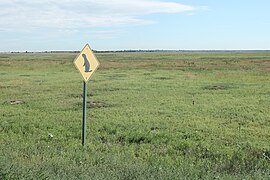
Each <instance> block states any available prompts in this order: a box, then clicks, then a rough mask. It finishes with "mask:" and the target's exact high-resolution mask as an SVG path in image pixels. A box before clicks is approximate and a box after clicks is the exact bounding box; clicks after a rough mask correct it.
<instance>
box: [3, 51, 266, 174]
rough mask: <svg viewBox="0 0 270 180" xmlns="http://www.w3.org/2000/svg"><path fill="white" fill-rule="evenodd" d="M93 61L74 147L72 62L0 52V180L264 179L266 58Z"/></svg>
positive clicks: (108, 56) (76, 83)
mask: <svg viewBox="0 0 270 180" xmlns="http://www.w3.org/2000/svg"><path fill="white" fill-rule="evenodd" d="M96 55H97V58H98V59H99V61H100V64H101V66H100V68H99V70H98V71H97V72H96V74H95V75H94V77H93V78H92V79H91V80H90V82H89V83H88V103H87V105H88V111H87V145H86V146H85V147H82V146H81V126H82V124H81V121H82V87H83V83H82V80H81V76H80V74H79V72H78V71H77V70H76V69H75V67H74V65H73V59H74V58H75V57H76V54H0V144H1V146H0V148H1V149H0V179H17V178H18V179H46V178H47V179H214V178H220V179H268V178H269V176H270V110H269V109H270V84H269V82H270V53H263V52H260V53H206V52H205V53H98V54H96ZM14 101H15V104H14V103H13V102H14ZM16 101H17V102H16ZM49 134H52V135H53V137H52V138H50V137H49Z"/></svg>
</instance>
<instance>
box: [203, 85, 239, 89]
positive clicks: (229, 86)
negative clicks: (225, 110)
mask: <svg viewBox="0 0 270 180" xmlns="http://www.w3.org/2000/svg"><path fill="white" fill-rule="evenodd" d="M233 88H236V87H235V86H232V85H229V84H213V85H208V86H205V87H203V89H205V90H228V89H233Z"/></svg>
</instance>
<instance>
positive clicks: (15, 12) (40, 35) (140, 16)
mask: <svg viewBox="0 0 270 180" xmlns="http://www.w3.org/2000/svg"><path fill="white" fill-rule="evenodd" d="M269 8H270V1H269V0H260V1H256V0H238V1H232V0H227V1H216V0H203V1H199V0H136V1H134V0H0V51H26V50H27V51H45V50H80V49H81V48H82V47H83V46H84V44H85V43H90V45H91V46H92V48H93V49H97V50H116V49H270V35H269V30H270V11H269Z"/></svg>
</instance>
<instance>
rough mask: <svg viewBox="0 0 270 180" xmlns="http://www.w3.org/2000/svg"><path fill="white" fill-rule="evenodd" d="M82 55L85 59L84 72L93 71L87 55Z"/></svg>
mask: <svg viewBox="0 0 270 180" xmlns="http://www.w3.org/2000/svg"><path fill="white" fill-rule="evenodd" d="M82 57H83V59H84V64H83V66H84V72H92V69H90V63H89V61H88V59H87V57H86V55H85V54H82Z"/></svg>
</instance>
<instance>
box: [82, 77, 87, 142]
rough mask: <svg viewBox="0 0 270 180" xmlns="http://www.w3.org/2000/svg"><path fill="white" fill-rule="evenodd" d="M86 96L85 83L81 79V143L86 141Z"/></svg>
mask: <svg viewBox="0 0 270 180" xmlns="http://www.w3.org/2000/svg"><path fill="white" fill-rule="evenodd" d="M86 96H87V84H86V82H85V81H83V120H82V145H83V146H84V145H85V141H86V104H87V102H86Z"/></svg>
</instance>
